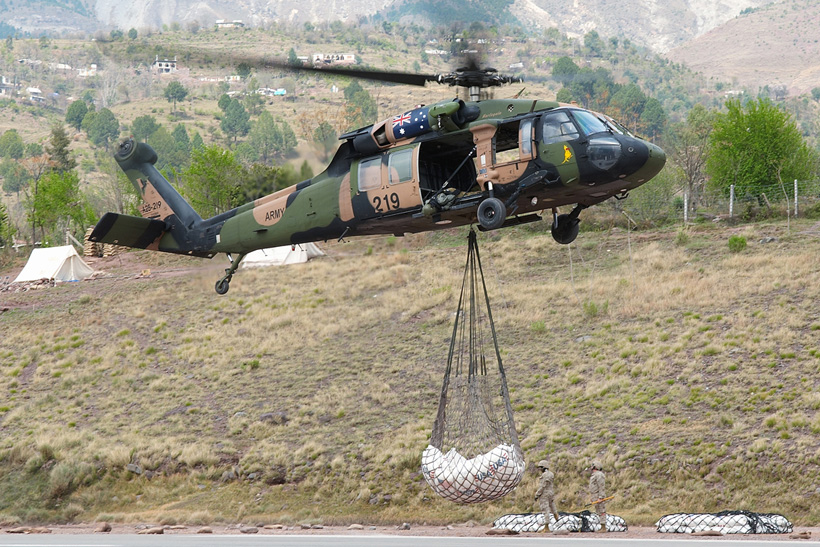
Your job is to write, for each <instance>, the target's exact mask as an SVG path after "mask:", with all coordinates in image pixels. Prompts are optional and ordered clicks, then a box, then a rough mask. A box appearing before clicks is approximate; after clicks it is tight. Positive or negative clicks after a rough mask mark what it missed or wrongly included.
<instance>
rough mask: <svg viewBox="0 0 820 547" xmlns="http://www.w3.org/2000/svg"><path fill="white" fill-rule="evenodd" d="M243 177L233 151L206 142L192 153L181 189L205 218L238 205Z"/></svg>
mask: <svg viewBox="0 0 820 547" xmlns="http://www.w3.org/2000/svg"><path fill="white" fill-rule="evenodd" d="M242 177H243V171H242V166H241V165H240V163H239V162H238V161H237V160H236V156H235V155H234V154H233V152H231V151H230V150H226V149H224V148H221V147H219V146H215V145H214V146H205V147H203V148H201V149H199V150H194V151H193V152H192V154H191V166H190V167H189V168H188V169H187V170H185V172H184V173H183V177H182V180H184V181H185V186H183V187H182V193H183V195H184V196H185V198H186V199H187V200H188V201H189V202H190V203H191V206H192V207H193V208H194V209H195V210H196V211H197V212H198V213H199V214H200V215H201V216H202V217H203V218H210V217H212V216H215V215H218V214H219V213H224V212H225V211H228V210H230V209H232V208H233V207H234V206H235V202H236V201H237V198H239V197H240V190H239V187H240V183H241V180H242Z"/></svg>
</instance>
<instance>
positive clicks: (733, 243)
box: [729, 236, 746, 253]
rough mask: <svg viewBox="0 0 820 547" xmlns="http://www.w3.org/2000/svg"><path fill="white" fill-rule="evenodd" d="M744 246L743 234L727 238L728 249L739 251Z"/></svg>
mask: <svg viewBox="0 0 820 547" xmlns="http://www.w3.org/2000/svg"><path fill="white" fill-rule="evenodd" d="M745 248H746V238H745V237H743V236H732V237H730V238H729V250H730V251H732V252H733V253H739V252H740V251H742V250H743V249H745Z"/></svg>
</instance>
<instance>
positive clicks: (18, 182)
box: [0, 159, 30, 194]
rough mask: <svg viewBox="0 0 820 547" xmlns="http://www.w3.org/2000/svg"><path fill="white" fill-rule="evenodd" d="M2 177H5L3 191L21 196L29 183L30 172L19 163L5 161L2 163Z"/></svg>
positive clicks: (0, 166)
mask: <svg viewBox="0 0 820 547" xmlns="http://www.w3.org/2000/svg"><path fill="white" fill-rule="evenodd" d="M0 177H3V191H4V192H9V193H12V192H13V193H16V194H19V193H20V190H22V189H23V187H24V186H25V185H26V184H27V183H28V181H29V177H30V175H29V172H28V170H27V169H26V168H25V167H23V165H22V164H21V163H20V162H19V161H15V160H12V159H5V160H3V162H2V163H0Z"/></svg>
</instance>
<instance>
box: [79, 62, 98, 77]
mask: <svg viewBox="0 0 820 547" xmlns="http://www.w3.org/2000/svg"><path fill="white" fill-rule="evenodd" d="M96 75H97V65H96V64H94V63H92V64H91V66H90V67H89V68H78V69H77V77H78V78H91V77H92V76H96Z"/></svg>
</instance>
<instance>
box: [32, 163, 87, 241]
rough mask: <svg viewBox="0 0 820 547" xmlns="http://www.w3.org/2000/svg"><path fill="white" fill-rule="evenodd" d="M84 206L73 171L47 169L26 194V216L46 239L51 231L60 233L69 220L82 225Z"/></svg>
mask: <svg viewBox="0 0 820 547" xmlns="http://www.w3.org/2000/svg"><path fill="white" fill-rule="evenodd" d="M84 205H85V204H84V201H83V199H82V196H81V194H80V179H79V177H78V176H77V173H76V172H74V171H67V172H63V173H61V172H59V171H51V172H49V173H46V174H45V175H43V176H42V177H41V179H40V181H39V187H38V189H37V192H35V193H32V194H31V195H30V196H29V203H28V207H27V209H28V213H27V218H28V221H29V222H30V223H31V224H32V226H36V227H37V228H40V232H41V235H42V237H43V238H46V237H47V236H48V235H49V234H50V233H51V234H53V233H54V232H55V231H60V232H62V230H63V229H65V228H67V227H68V226H69V225H70V224H71V223H72V222H73V223H74V224H75V225H76V226H77V227H78V228H84V227H85V226H84V224H85V222H84V220H85V214H86V209H85V207H84Z"/></svg>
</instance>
